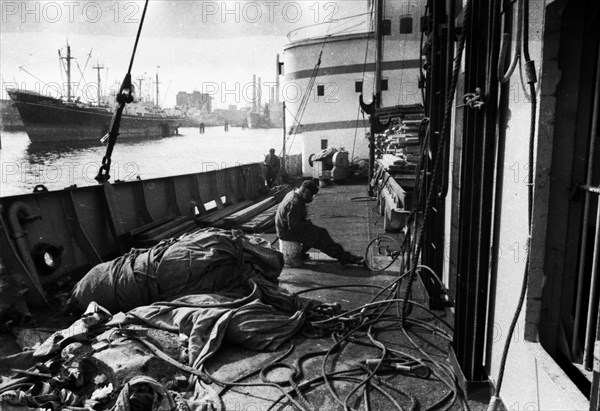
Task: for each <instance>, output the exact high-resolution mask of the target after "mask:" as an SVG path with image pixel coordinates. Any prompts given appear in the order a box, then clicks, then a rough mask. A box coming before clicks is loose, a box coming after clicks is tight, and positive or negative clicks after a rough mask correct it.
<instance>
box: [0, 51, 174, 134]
mask: <svg viewBox="0 0 600 411" xmlns="http://www.w3.org/2000/svg"><path fill="white" fill-rule="evenodd" d="M61 59H64V60H66V64H65V65H66V70H65V71H66V73H67V97H66V99H62V98H55V97H50V96H45V95H42V94H40V93H37V92H35V91H28V90H7V93H8V95H9V96H10V98H11V99H12V101H13V103H14V104H15V106H16V108H17V110H18V111H19V114H20V115H21V120H22V121H23V125H24V128H25V131H26V132H27V135H28V136H29V139H30V140H31V142H32V143H51V142H65V141H84V140H88V141H94V140H96V141H99V140H100V139H102V138H103V137H104V136H105V135H106V134H107V133H108V131H109V129H110V124H111V119H112V116H113V107H112V106H110V105H108V104H104V103H103V102H102V97H101V93H100V90H101V87H100V72H99V71H98V100H97V104H96V105H94V104H90V103H84V102H81V101H79V99H73V97H72V89H71V88H72V86H71V65H70V61H71V59H73V57H71V47H70V46H69V45H67V56H66V57H61ZM157 94H158V93H157ZM182 122H183V117H181V116H177V115H169V114H167V113H166V112H165V111H164V110H163V109H162V108H161V107H159V106H158V105H155V104H153V103H151V102H148V101H143V100H141V99H139V96H136V100H135V101H134V102H133V103H132V104H130V105H129V106H128V107H127V110H126V111H125V112H124V113H123V117H122V119H121V130H120V135H119V137H120V138H126V139H131V138H139V139H143V138H161V137H169V136H173V135H176V134H178V129H179V127H180V125H181V124H182Z"/></svg>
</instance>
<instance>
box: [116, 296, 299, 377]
mask: <svg viewBox="0 0 600 411" xmlns="http://www.w3.org/2000/svg"><path fill="white" fill-rule="evenodd" d="M277 288H278V287H274V289H272V290H271V293H273V292H274V290H275V289H277ZM254 290H255V291H254V292H253V293H252V294H251V295H250V296H249V297H246V298H242V299H239V300H233V299H231V298H227V297H223V296H220V295H216V294H203V295H189V296H185V297H181V298H178V299H176V300H175V301H173V302H162V303H161V302H159V303H155V304H152V305H150V306H144V307H138V308H135V309H133V310H131V311H130V312H129V313H127V316H126V318H125V320H124V324H142V325H145V326H149V327H152V328H158V329H162V330H166V331H170V332H174V333H178V334H185V335H187V336H188V337H189V338H188V354H189V359H188V360H189V364H190V365H191V366H193V367H194V368H199V367H200V365H201V364H202V363H203V362H204V361H206V360H207V359H208V358H210V356H212V355H213V354H214V353H215V352H216V351H217V350H218V348H219V347H220V346H221V344H222V343H223V342H224V341H225V342H228V343H231V344H235V345H239V346H241V347H244V348H247V349H250V350H267V351H273V350H276V349H278V348H279V347H280V346H281V345H282V344H283V343H284V342H285V341H287V340H288V339H289V338H291V337H292V336H293V335H294V334H295V333H296V332H298V331H299V330H300V328H301V327H302V326H303V325H304V320H305V315H304V307H305V306H304V304H303V303H302V302H301V300H300V299H298V298H297V297H295V296H293V295H292V294H289V293H286V292H285V291H284V290H282V289H279V290H281V291H280V292H279V296H278V297H279V298H280V299H282V300H285V301H287V303H286V304H284V305H283V306H282V305H281V304H279V302H278V299H273V298H271V297H270V296H269V295H268V294H266V293H262V292H261V291H260V287H256V288H255V289H254ZM286 295H287V297H288V298H287V299H286V298H285V297H286ZM290 308H292V310H291V311H290V310H289V309H290Z"/></svg>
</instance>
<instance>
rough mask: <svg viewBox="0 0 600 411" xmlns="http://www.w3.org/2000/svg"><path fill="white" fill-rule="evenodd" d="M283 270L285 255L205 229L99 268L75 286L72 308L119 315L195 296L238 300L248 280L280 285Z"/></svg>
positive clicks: (235, 233) (245, 239)
mask: <svg viewBox="0 0 600 411" xmlns="http://www.w3.org/2000/svg"><path fill="white" fill-rule="evenodd" d="M282 268H283V257H282V255H281V253H279V252H278V251H276V250H273V249H271V248H270V247H269V246H268V243H266V242H265V241H264V240H261V239H260V238H258V237H251V236H246V235H244V234H243V233H242V232H241V231H237V230H221V229H217V228H206V229H202V230H198V231H196V232H194V233H190V234H186V235H184V236H181V237H179V238H177V239H170V240H165V241H161V242H160V243H159V244H157V245H156V246H154V247H152V248H149V249H132V250H131V251H130V252H129V253H127V254H125V255H124V256H121V257H119V258H116V259H115V260H113V261H110V262H106V263H102V264H99V265H97V266H96V267H94V268H92V269H91V270H90V271H89V272H88V273H87V274H86V275H85V276H84V277H83V278H82V279H81V280H80V281H79V282H78V283H77V285H76V286H75V288H74V290H73V292H72V294H71V300H70V306H71V307H72V308H75V307H77V308H79V309H83V308H85V307H87V305H88V304H89V303H90V302H92V301H95V302H96V303H98V304H100V305H101V306H103V307H104V308H106V309H107V310H109V311H110V312H111V313H117V312H119V311H124V312H126V311H129V310H131V309H133V308H135V307H139V306H144V305H149V304H152V303H153V302H156V301H168V300H173V299H175V298H178V297H180V296H184V295H192V294H215V293H216V294H219V295H225V296H228V297H232V298H238V297H241V296H244V295H247V294H248V293H249V292H250V291H251V287H250V286H249V285H248V280H249V279H250V278H254V277H257V278H258V283H262V282H263V281H262V280H266V281H270V282H272V283H274V284H276V283H277V277H278V276H279V274H280V272H281V269H282Z"/></svg>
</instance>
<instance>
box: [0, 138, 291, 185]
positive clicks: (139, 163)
mask: <svg viewBox="0 0 600 411" xmlns="http://www.w3.org/2000/svg"><path fill="white" fill-rule="evenodd" d="M179 133H180V135H177V136H173V137H166V138H162V139H150V140H136V141H128V140H119V141H117V144H116V145H115V148H114V151H113V154H112V164H111V172H110V175H111V179H110V181H112V182H114V181H116V180H122V181H130V180H134V179H136V178H137V177H138V176H139V177H140V178H141V179H150V178H156V177H164V176H169V175H177V174H188V173H197V172H203V171H211V170H217V169H221V168H225V167H233V166H236V165H239V164H245V163H254V162H260V161H262V160H263V159H264V156H265V155H266V154H267V153H268V152H269V149H270V148H275V151H276V153H277V154H279V153H280V152H281V148H282V146H283V131H282V130H281V129H274V128H273V129H241V128H238V127H230V128H229V131H225V130H224V128H223V127H207V128H206V130H205V132H204V134H200V133H199V132H198V129H197V128H180V129H179ZM1 138H2V149H0V196H2V197H5V196H11V195H17V194H26V193H31V192H32V191H33V189H34V188H35V187H36V186H38V185H44V186H45V187H46V188H47V189H48V190H60V189H63V188H65V187H69V186H72V185H77V186H78V187H83V186H90V185H96V184H97V182H96V180H95V179H94V177H95V176H96V175H97V173H98V169H99V167H100V165H101V164H102V158H103V156H104V154H105V152H106V146H105V145H104V144H100V143H96V142H90V143H87V142H85V143H79V142H78V143H62V144H56V143H52V144H41V145H40V144H33V143H31V142H30V141H29V138H28V137H27V134H26V133H25V132H2V136H1ZM290 143H291V144H290ZM288 145H290V146H289V147H287V148H286V150H287V152H288V154H298V153H300V151H301V148H300V142H299V141H296V142H293V141H292V142H288Z"/></svg>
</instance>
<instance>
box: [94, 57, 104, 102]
mask: <svg viewBox="0 0 600 411" xmlns="http://www.w3.org/2000/svg"><path fill="white" fill-rule="evenodd" d="M92 68H93V69H94V70H96V71H97V72H98V106H100V104H101V101H102V100H101V98H102V87H100V84H101V82H100V70H102V69H103V68H104V67H101V66H100V64H99V63H98V62H96V65H95V66H94V67H92Z"/></svg>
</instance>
